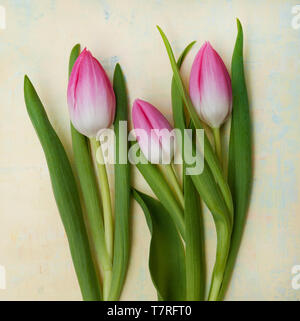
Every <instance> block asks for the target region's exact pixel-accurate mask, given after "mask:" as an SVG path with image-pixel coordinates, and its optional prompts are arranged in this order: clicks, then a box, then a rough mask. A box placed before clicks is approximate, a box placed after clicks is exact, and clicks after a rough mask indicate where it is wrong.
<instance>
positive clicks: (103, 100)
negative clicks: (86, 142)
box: [68, 49, 116, 137]
mask: <svg viewBox="0 0 300 321" xmlns="http://www.w3.org/2000/svg"><path fill="white" fill-rule="evenodd" d="M68 106H69V112H70V118H71V122H72V124H73V126H74V127H75V128H76V129H77V130H78V131H79V132H80V133H81V134H83V135H85V136H88V137H96V135H97V133H98V132H99V131H100V130H101V129H104V128H108V127H110V126H111V124H112V122H113V120H114V117H115V109H116V100H115V94H114V91H113V88H112V85H111V83H110V81H109V79H108V77H107V75H106V73H105V70H104V69H103V67H102V66H101V64H100V63H99V61H98V60H97V59H95V58H94V57H93V56H92V54H91V53H90V52H89V51H88V50H86V49H84V50H83V51H82V53H81V54H80V55H79V57H78V58H77V60H76V62H75V64H74V67H73V69H72V73H71V76H70V79H69V85H68Z"/></svg>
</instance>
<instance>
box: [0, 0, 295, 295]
mask: <svg viewBox="0 0 300 321" xmlns="http://www.w3.org/2000/svg"><path fill="white" fill-rule="evenodd" d="M298 2H299V1H298ZM296 4H298V3H297V1H292V0H291V1H287V0H272V1H259V0H251V1H250V0H243V1H237V0H236V1H234V0H232V1H230V0H222V1H208V0H207V1H201V0H198V1H192V0H186V1H181V0H177V1H176V0H173V1H172V0H165V1H163V0H160V1H159V0H156V1H149V0H147V1H146V0H145V1H143V0H127V1H125V0H124V1H117V0H115V1H108V0H107V1H105V0H42V1H41V0H0V5H2V6H3V7H4V8H5V9H6V29H5V30H0V66H1V68H0V265H3V266H5V268H6V273H7V289H6V290H0V300H12V299H15V300H24V299H33V300H54V299H58V300H69V299H72V300H79V299H80V298H81V297H80V292H79V288H78V285H77V282H76V278H75V274H74V271H73V267H72V262H71V258H70V255H69V251H68V247H67V242H66V237H65V235H64V231H63V227H62V224H61V222H60V219H59V215H58V212H57V209H56V205H55V202H54V199H53V196H52V191H51V186H50V180H49V175H48V170H47V167H46V162H45V159H44V155H43V152H42V149H41V147H40V144H39V142H38V139H37V137H36V135H35V133H34V130H33V128H32V125H31V123H30V121H29V118H28V116H27V114H26V111H25V105H24V102H23V91H22V89H23V77H24V74H25V73H26V74H28V75H29V77H30V78H31V80H32V81H33V83H34V84H35V86H36V89H37V91H38V92H39V94H40V97H41V99H42V101H43V102H44V104H45V106H46V109H47V112H48V114H49V117H50V120H51V121H52V123H53V125H54V127H55V128H56V130H57V132H58V134H59V136H60V137H61V139H62V141H63V143H64V145H65V146H66V148H67V150H68V152H69V153H70V149H71V146H70V135H69V122H68V112H67V107H66V86H67V64H68V56H69V52H70V49H71V48H72V46H73V45H74V44H75V43H77V42H80V43H81V44H82V45H83V46H87V47H88V48H89V49H90V50H91V51H92V52H93V54H94V55H95V56H96V57H97V58H98V59H100V60H101V62H102V63H103V65H104V67H105V68H106V70H107V71H108V74H109V75H110V76H111V75H112V72H113V68H114V66H115V64H116V62H120V63H121V65H122V67H123V70H124V73H125V75H126V78H127V85H128V89H129V93H130V101H131V102H132V101H133V99H134V98H136V97H140V98H144V99H146V100H149V101H151V102H152V103H153V104H154V105H156V106H158V107H159V108H160V109H161V110H162V111H163V112H164V113H165V114H166V115H167V117H168V118H169V120H171V114H170V81H171V76H172V73H171V68H170V66H169V62H168V59H167V56H166V53H165V50H164V47H163V44H162V41H161V39H160V36H159V34H158V32H157V30H156V28H155V25H156V24H159V25H160V26H161V27H162V28H163V29H164V30H165V31H166V33H167V35H168V37H169V39H170V40H171V42H172V45H173V46H174V49H175V53H176V54H177V55H178V54H179V53H180V52H181V50H182V49H183V48H184V46H185V45H186V44H187V43H188V42H190V41H192V40H197V41H198V43H197V45H196V46H195V49H194V50H193V51H192V52H191V54H190V55H189V57H188V59H187V60H186V63H185V65H184V68H183V69H184V70H183V74H184V77H185V79H186V80H187V79H188V73H189V70H190V67H191V63H192V59H193V57H194V55H195V53H196V50H197V49H199V46H200V44H201V43H202V42H203V41H205V40H210V42H211V43H212V45H213V46H214V47H215V49H216V50H217V51H218V52H219V53H220V54H221V56H222V57H223V58H224V61H225V63H226V65H227V66H228V67H230V59H231V55H232V50H233V45H234V41H235V36H236V25H235V17H239V18H240V20H241V21H242V23H243V26H244V33H245V68H246V73H247V81H248V87H249V96H250V101H251V108H252V116H253V121H254V135H255V137H254V139H255V159H254V162H255V181H254V190H253V197H252V201H251V208H250V211H249V216H248V222H247V226H246V231H245V234H244V239H243V244H242V247H241V250H240V254H239V258H238V262H237V265H236V269H235V273H234V277H233V280H232V283H231V287H230V291H229V292H228V296H227V298H228V299H233V300H242V299H249V300H254V299H257V300H279V299H283V300H299V299H300V290H294V289H293V288H292V286H291V279H292V274H291V269H292V266H293V265H295V264H300V205H299V201H298V199H299V188H298V186H299V183H300V182H299V175H300V166H299V163H300V161H299V156H300V155H299V147H300V146H299V143H300V91H299V82H300V58H299V57H300V29H299V30H295V29H293V28H292V26H291V21H292V17H293V15H292V13H291V9H292V7H293V6H294V5H296ZM299 4H300V2H299ZM135 184H136V185H137V186H138V187H139V188H141V189H143V190H144V191H146V192H150V191H149V189H148V188H147V186H146V185H145V183H144V181H143V180H142V179H141V178H140V177H139V176H138V175H137V173H135ZM205 224H206V236H207V242H208V244H207V250H208V252H209V262H208V263H209V267H210V268H211V266H212V264H213V260H214V251H215V241H214V240H215V231H214V225H213V222H212V220H211V218H210V215H209V213H206V222H205ZM132 239H133V245H132V256H131V262H130V269H129V273H128V278H127V283H126V286H125V289H124V293H123V296H122V299H127V300H150V299H154V300H155V299H156V295H155V291H154V288H153V286H152V283H151V280H150V276H149V273H148V268H147V258H148V248H149V233H148V229H147V226H146V224H145V220H144V217H143V214H142V212H141V210H140V209H139V207H138V206H137V205H136V204H135V205H134V208H133V233H132Z"/></svg>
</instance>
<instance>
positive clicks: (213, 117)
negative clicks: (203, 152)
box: [190, 42, 232, 128]
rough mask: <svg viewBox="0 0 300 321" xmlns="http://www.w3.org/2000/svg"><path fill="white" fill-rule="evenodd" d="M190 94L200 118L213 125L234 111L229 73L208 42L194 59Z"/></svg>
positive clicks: (219, 123) (217, 124)
mask: <svg viewBox="0 0 300 321" xmlns="http://www.w3.org/2000/svg"><path fill="white" fill-rule="evenodd" d="M190 96H191V100H192V102H193V104H194V106H195V108H196V110H197V112H198V115H199V117H200V118H201V120H202V121H204V122H205V123H207V124H208V125H209V126H210V127H212V128H219V127H220V126H221V125H222V124H223V123H224V122H225V120H226V119H227V118H228V116H229V115H230V113H231V109H232V88H231V80H230V76H229V74H228V71H227V69H226V67H225V65H224V62H223V61H222V59H221V57H220V56H219V55H218V53H217V52H216V51H215V50H214V48H213V47H212V46H211V45H210V43H209V42H206V43H205V44H204V45H203V46H202V47H201V49H200V50H199V52H198V54H197V56H196V58H195V60H194V63H193V66H192V70H191V75H190Z"/></svg>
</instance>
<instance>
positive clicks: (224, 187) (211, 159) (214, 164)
mask: <svg viewBox="0 0 300 321" xmlns="http://www.w3.org/2000/svg"><path fill="white" fill-rule="evenodd" d="M157 28H158V31H159V32H160V34H161V37H162V39H163V42H164V44H165V47H166V50H167V53H168V56H169V59H170V63H171V67H172V70H173V73H174V80H175V82H176V84H177V87H178V91H179V93H180V95H181V97H182V99H183V101H184V103H185V105H186V107H187V110H188V112H189V114H190V116H191V119H192V122H193V124H194V126H195V128H196V129H203V126H202V124H201V121H200V119H199V117H198V115H197V113H196V110H195V108H194V106H193V104H192V102H191V99H190V97H189V95H188V94H187V91H186V89H185V87H184V85H183V82H182V80H181V77H180V73H179V69H178V66H177V63H176V60H175V57H174V54H173V50H172V47H171V45H170V43H169V40H168V38H167V37H166V35H165V34H164V32H163V31H162V30H161V28H160V27H159V26H157ZM204 150H205V153H204V157H205V159H206V161H207V164H208V166H209V167H210V169H211V172H212V174H213V176H214V178H215V180H216V182H217V183H218V185H219V186H220V189H221V191H222V194H223V197H224V200H225V202H226V205H227V207H228V210H229V215H230V217H229V218H230V220H231V223H232V222H233V203H232V197H231V192H230V189H229V186H228V184H227V182H226V180H225V178H224V176H223V173H222V169H221V167H220V164H219V161H218V159H217V157H216V155H215V153H214V151H213V149H212V147H211V144H210V142H209V140H208V138H207V136H206V134H204ZM224 215H227V213H224Z"/></svg>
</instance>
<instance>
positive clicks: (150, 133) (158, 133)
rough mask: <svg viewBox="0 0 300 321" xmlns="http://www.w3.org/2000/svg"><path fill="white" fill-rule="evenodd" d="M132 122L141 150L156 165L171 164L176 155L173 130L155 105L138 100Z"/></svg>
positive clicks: (134, 106) (133, 109)
mask: <svg viewBox="0 0 300 321" xmlns="http://www.w3.org/2000/svg"><path fill="white" fill-rule="evenodd" d="M132 121H133V126H134V130H135V134H136V136H137V141H138V142H139V145H140V148H141V150H142V152H143V154H144V155H145V157H146V158H147V159H148V160H149V161H150V162H151V163H154V164H159V163H164V164H165V163H170V162H171V160H172V158H173V155H174V146H173V143H172V137H174V136H173V135H172V133H171V132H172V130H173V128H172V127H171V125H170V124H169V122H168V121H167V119H166V118H165V117H164V116H163V114H162V113H161V112H160V111H159V110H157V109H156V108H155V107H154V106H153V105H151V104H149V103H148V102H146V101H144V100H141V99H136V100H135V101H134V103H133V108H132Z"/></svg>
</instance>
